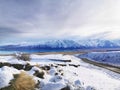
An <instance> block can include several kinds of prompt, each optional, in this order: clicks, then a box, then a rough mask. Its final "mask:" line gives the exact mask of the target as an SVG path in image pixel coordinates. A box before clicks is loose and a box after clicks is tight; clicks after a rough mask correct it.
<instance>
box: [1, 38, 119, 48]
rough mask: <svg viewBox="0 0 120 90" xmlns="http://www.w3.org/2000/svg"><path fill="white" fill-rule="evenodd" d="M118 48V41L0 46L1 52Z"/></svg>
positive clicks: (90, 40) (63, 41)
mask: <svg viewBox="0 0 120 90" xmlns="http://www.w3.org/2000/svg"><path fill="white" fill-rule="evenodd" d="M90 48H120V40H99V39H87V40H47V41H38V42H37V43H23V44H8V45H2V46H0V49H1V50H4V49H5V50H7V49H8V50H9V49H90Z"/></svg>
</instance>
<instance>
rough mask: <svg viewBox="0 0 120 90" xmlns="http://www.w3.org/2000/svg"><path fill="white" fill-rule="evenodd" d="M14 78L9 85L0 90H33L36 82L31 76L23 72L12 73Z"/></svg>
mask: <svg viewBox="0 0 120 90" xmlns="http://www.w3.org/2000/svg"><path fill="white" fill-rule="evenodd" d="M14 77H15V79H13V80H12V81H11V82H10V86H8V87H5V88H2V89H0V90H35V87H36V84H35V81H34V80H33V77H32V76H30V75H28V74H27V73H25V72H21V73H20V74H17V75H14Z"/></svg>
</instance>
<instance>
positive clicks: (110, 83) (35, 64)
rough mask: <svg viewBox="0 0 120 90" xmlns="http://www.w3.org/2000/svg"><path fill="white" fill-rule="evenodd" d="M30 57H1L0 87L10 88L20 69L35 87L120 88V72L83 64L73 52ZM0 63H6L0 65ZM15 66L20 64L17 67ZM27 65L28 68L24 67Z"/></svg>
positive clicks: (71, 89)
mask: <svg viewBox="0 0 120 90" xmlns="http://www.w3.org/2000/svg"><path fill="white" fill-rule="evenodd" d="M30 59H31V60H30V61H23V60H17V59H16V58H15V57H14V56H0V63H1V66H0V90H9V89H4V88H6V87H9V86H10V85H11V81H12V80H14V79H15V77H14V75H16V74H20V73H21V72H25V73H27V74H28V75H30V76H31V77H32V78H33V80H34V81H35V84H36V87H35V88H36V89H35V90H120V74H117V73H114V72H111V71H109V70H105V69H102V68H99V67H96V66H93V65H91V64H88V63H85V62H83V61H82V60H81V59H79V58H77V57H75V56H73V55H62V54H50V55H35V54H32V55H30ZM3 63H6V64H5V65H4V66H2V65H3ZM8 63H9V64H10V65H9V64H8ZM12 65H13V66H14V67H13V66H12ZM15 65H17V66H18V65H23V67H21V69H19V68H18V67H15ZM27 66H29V69H25V67H27ZM36 72H37V73H36ZM24 79H25V78H24ZM22 82H23V80H22ZM18 83H19V82H18ZM10 90H11V89H10ZM20 90H23V89H20ZM24 90H32V89H24Z"/></svg>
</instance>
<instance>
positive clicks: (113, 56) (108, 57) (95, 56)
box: [79, 51, 120, 66]
mask: <svg viewBox="0 0 120 90" xmlns="http://www.w3.org/2000/svg"><path fill="white" fill-rule="evenodd" d="M79 57H81V58H89V59H90V60H94V61H98V62H101V63H106V64H111V65H115V66H120V51H111V52H90V53H87V54H82V55H79Z"/></svg>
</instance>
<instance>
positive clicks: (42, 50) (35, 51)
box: [0, 49, 78, 54]
mask: <svg viewBox="0 0 120 90" xmlns="http://www.w3.org/2000/svg"><path fill="white" fill-rule="evenodd" d="M69 51H78V50H62V49H59V50H57V49H53V50H49V49H41V50H19V51H14V50H13V51H12V50H2V51H0V54H15V53H18V52H23V53H29V54H31V53H39V52H40V53H41V52H69Z"/></svg>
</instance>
